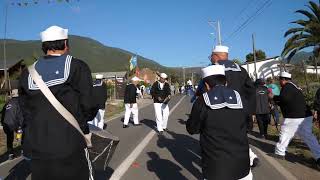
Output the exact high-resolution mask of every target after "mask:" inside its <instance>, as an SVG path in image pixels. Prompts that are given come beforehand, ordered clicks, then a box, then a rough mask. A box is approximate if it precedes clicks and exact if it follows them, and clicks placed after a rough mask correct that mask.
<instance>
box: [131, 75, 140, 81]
mask: <svg viewBox="0 0 320 180" xmlns="http://www.w3.org/2000/svg"><path fill="white" fill-rule="evenodd" d="M131 81H141V79H140V78H138V77H137V76H134V77H133V78H131Z"/></svg>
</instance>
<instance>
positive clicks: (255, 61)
mask: <svg viewBox="0 0 320 180" xmlns="http://www.w3.org/2000/svg"><path fill="white" fill-rule="evenodd" d="M252 49H253V60H254V77H255V80H257V79H258V74H257V57H256V47H255V44H254V34H252Z"/></svg>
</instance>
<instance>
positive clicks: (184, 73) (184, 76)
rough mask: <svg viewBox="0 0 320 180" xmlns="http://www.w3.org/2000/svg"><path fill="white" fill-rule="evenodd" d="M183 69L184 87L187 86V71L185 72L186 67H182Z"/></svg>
mask: <svg viewBox="0 0 320 180" xmlns="http://www.w3.org/2000/svg"><path fill="white" fill-rule="evenodd" d="M182 68H183V86H185V85H186V70H185V67H182Z"/></svg>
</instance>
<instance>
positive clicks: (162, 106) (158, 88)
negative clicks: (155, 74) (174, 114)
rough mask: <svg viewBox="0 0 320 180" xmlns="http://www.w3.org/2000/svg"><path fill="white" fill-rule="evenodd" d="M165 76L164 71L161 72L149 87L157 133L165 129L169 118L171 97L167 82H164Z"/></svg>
mask: <svg viewBox="0 0 320 180" xmlns="http://www.w3.org/2000/svg"><path fill="white" fill-rule="evenodd" d="M167 78H168V76H167V75H166V74H165V73H161V74H160V80H159V81H156V82H155V83H153V85H152V88H151V96H152V97H153V102H154V111H155V115H156V122H157V129H158V132H159V135H161V134H162V133H163V131H166V130H167V124H168V118H169V106H168V103H169V100H170V97H171V89H170V85H169V83H167V82H166V79H167Z"/></svg>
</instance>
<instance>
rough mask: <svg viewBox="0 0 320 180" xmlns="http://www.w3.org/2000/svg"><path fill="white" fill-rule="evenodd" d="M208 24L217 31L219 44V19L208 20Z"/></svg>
mask: <svg viewBox="0 0 320 180" xmlns="http://www.w3.org/2000/svg"><path fill="white" fill-rule="evenodd" d="M208 24H209V25H210V26H211V27H213V28H214V29H215V30H216V31H217V35H218V45H221V44H222V40H221V31H220V21H219V20H218V21H208Z"/></svg>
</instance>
